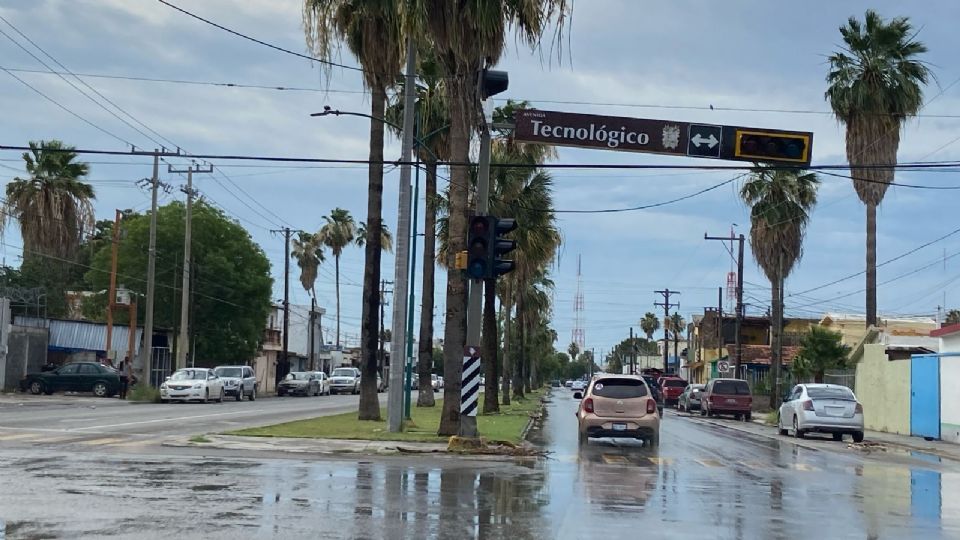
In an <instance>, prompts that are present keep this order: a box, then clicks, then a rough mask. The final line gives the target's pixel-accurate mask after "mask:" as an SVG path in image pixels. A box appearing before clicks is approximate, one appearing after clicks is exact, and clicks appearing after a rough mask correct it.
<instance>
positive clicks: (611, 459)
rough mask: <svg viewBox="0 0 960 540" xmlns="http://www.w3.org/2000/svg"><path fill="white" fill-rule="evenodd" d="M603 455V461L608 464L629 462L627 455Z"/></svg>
mask: <svg viewBox="0 0 960 540" xmlns="http://www.w3.org/2000/svg"><path fill="white" fill-rule="evenodd" d="M602 457H603V462H604V463H607V464H614V463H629V460H627V458H626V456H617V455H614V454H603V456H602Z"/></svg>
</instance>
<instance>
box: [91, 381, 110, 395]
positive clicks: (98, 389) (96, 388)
mask: <svg viewBox="0 0 960 540" xmlns="http://www.w3.org/2000/svg"><path fill="white" fill-rule="evenodd" d="M107 394H109V392H108V391H107V383H104V382H98V383H95V384H94V385H93V395H95V396H97V397H107Z"/></svg>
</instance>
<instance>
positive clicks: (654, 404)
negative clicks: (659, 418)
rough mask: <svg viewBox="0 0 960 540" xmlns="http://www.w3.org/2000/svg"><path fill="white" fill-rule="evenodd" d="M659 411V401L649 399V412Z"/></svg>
mask: <svg viewBox="0 0 960 540" xmlns="http://www.w3.org/2000/svg"><path fill="white" fill-rule="evenodd" d="M655 412H657V402H656V401H654V400H653V399H648V400H647V414H653V413H655Z"/></svg>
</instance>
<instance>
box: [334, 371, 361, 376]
mask: <svg viewBox="0 0 960 540" xmlns="http://www.w3.org/2000/svg"><path fill="white" fill-rule="evenodd" d="M354 375H356V373H354V371H353V370H352V369H335V370H333V376H334V377H353V376H354Z"/></svg>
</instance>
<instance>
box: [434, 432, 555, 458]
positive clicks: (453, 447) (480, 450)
mask: <svg viewBox="0 0 960 540" xmlns="http://www.w3.org/2000/svg"><path fill="white" fill-rule="evenodd" d="M447 452H451V453H455V454H479V455H496V456H526V457H543V456H546V455H547V453H548V452H546V451H544V450H540V449H538V448H534V447H533V446H530V445H516V444H514V443H512V442H510V441H488V440H486V439H483V438H471V437H458V436H456V435H454V436H452V437H450V441H449V442H448V444H447Z"/></svg>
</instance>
